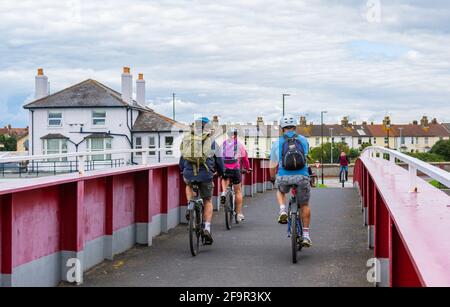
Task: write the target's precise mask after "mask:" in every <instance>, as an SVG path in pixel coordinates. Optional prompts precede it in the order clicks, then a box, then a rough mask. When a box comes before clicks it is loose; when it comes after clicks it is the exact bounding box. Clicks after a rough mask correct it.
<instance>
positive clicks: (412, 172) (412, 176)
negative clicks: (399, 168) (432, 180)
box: [408, 164, 418, 193]
mask: <svg viewBox="0 0 450 307" xmlns="http://www.w3.org/2000/svg"><path fill="white" fill-rule="evenodd" d="M408 169H409V186H410V188H411V191H412V192H416V193H417V192H418V191H417V167H416V166H414V165H412V164H408Z"/></svg>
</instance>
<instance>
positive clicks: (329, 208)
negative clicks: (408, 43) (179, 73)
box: [0, 148, 450, 287]
mask: <svg viewBox="0 0 450 307" xmlns="http://www.w3.org/2000/svg"><path fill="white" fill-rule="evenodd" d="M397 161H402V162H406V163H407V164H408V165H409V167H408V169H405V168H403V167H400V166H398V165H396V163H395V162H397ZM251 163H252V168H253V169H254V173H253V174H251V175H247V176H246V177H245V178H244V186H245V194H246V196H247V198H246V199H245V203H246V205H247V207H246V208H245V212H246V217H247V220H246V221H245V223H244V224H240V225H237V226H235V227H234V228H233V229H232V230H231V231H226V230H225V226H224V221H223V212H221V211H220V210H219V211H217V212H215V214H214V223H213V229H212V230H213V235H214V239H215V243H214V245H213V246H211V247H204V248H202V249H201V251H200V254H199V255H198V256H197V257H195V258H194V257H192V256H191V255H190V251H189V245H188V236H187V227H186V226H185V225H184V224H183V223H184V217H183V216H184V212H185V209H186V208H185V207H184V206H185V204H186V203H187V201H186V199H185V196H184V183H183V180H181V178H180V174H179V170H178V167H177V165H158V166H149V165H145V159H144V165H139V166H132V167H123V168H119V169H114V170H99V171H93V172H86V173H82V174H68V175H60V176H55V177H49V178H39V179H33V180H26V181H15V182H11V183H5V184H2V185H1V186H0V272H1V275H0V285H2V286H56V285H71V284H78V285H82V286H260V287H270V286H373V285H375V284H376V285H379V286H450V256H449V255H450V240H448V233H450V232H449V230H450V197H449V196H448V195H447V194H445V193H444V192H442V191H440V190H438V189H436V188H434V187H433V186H431V185H429V184H428V183H427V182H426V181H424V180H422V179H420V177H419V176H418V175H421V174H426V175H427V176H430V177H432V178H435V179H436V180H438V181H440V182H441V183H443V184H444V185H446V186H450V176H449V173H447V172H445V171H443V170H439V169H437V168H434V167H431V166H429V165H427V164H425V163H421V162H419V161H417V160H415V159H412V158H408V157H406V156H403V155H402V154H400V153H397V152H394V151H389V150H386V149H383V148H370V149H368V150H366V151H365V152H364V154H363V156H362V157H361V159H360V160H358V161H357V164H356V169H355V178H354V181H355V182H354V183H355V188H350V189H338V188H337V189H316V190H314V191H313V193H312V200H311V207H312V213H313V216H312V226H311V231H312V239H313V244H314V246H313V248H311V249H307V250H303V251H302V252H301V254H300V258H299V262H298V263H297V264H295V265H294V264H292V262H291V258H290V257H291V255H290V241H289V240H288V238H287V233H286V227H285V226H281V225H278V224H277V223H276V217H277V211H278V209H277V206H276V202H275V192H274V191H273V189H272V185H271V183H270V181H269V174H268V169H267V168H265V161H264V160H262V159H252V160H251ZM219 192H220V191H219V185H218V184H216V189H215V193H214V194H215V195H216V197H215V203H217V195H219Z"/></svg>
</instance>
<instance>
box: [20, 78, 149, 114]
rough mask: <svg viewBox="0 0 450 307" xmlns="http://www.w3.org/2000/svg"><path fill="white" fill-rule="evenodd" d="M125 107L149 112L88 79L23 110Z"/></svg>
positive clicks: (28, 105)
mask: <svg viewBox="0 0 450 307" xmlns="http://www.w3.org/2000/svg"><path fill="white" fill-rule="evenodd" d="M127 106H130V107H135V108H139V109H145V110H150V109H149V108H147V107H145V106H140V105H137V104H134V105H129V104H127V103H126V102H125V101H123V100H122V96H121V94H120V93H119V92H117V91H115V90H113V89H111V88H109V87H107V86H106V85H104V84H102V83H100V82H98V81H95V80H92V79H89V80H86V81H83V82H81V83H78V84H76V85H73V86H71V87H68V88H66V89H64V90H62V91H59V92H57V93H54V94H52V95H49V96H47V97H44V98H41V99H38V100H36V101H33V102H31V103H29V104H27V105H25V106H24V108H25V109H36V108H71V107H72V108H73V107H78V108H83V107H85V108H90V107H127Z"/></svg>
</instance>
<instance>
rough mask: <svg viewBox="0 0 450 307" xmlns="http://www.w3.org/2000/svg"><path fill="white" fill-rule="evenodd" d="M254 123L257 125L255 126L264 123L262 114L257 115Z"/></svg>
mask: <svg viewBox="0 0 450 307" xmlns="http://www.w3.org/2000/svg"><path fill="white" fill-rule="evenodd" d="M256 125H257V126H263V125H264V119H263V118H262V116H259V117H258V118H257V119H256Z"/></svg>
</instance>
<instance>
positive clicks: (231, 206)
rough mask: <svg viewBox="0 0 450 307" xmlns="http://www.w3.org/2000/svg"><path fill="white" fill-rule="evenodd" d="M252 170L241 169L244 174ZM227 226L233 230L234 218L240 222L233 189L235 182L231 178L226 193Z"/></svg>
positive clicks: (237, 222)
mask: <svg viewBox="0 0 450 307" xmlns="http://www.w3.org/2000/svg"><path fill="white" fill-rule="evenodd" d="M250 172H251V170H248V171H241V173H242V174H247V173H250ZM224 208H225V226H226V228H227V230H231V226H232V224H233V220H234V222H235V223H236V224H239V220H238V215H237V212H236V194H235V193H234V189H233V182H232V181H231V180H230V184H229V185H228V188H227V191H226V194H225V204H224Z"/></svg>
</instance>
